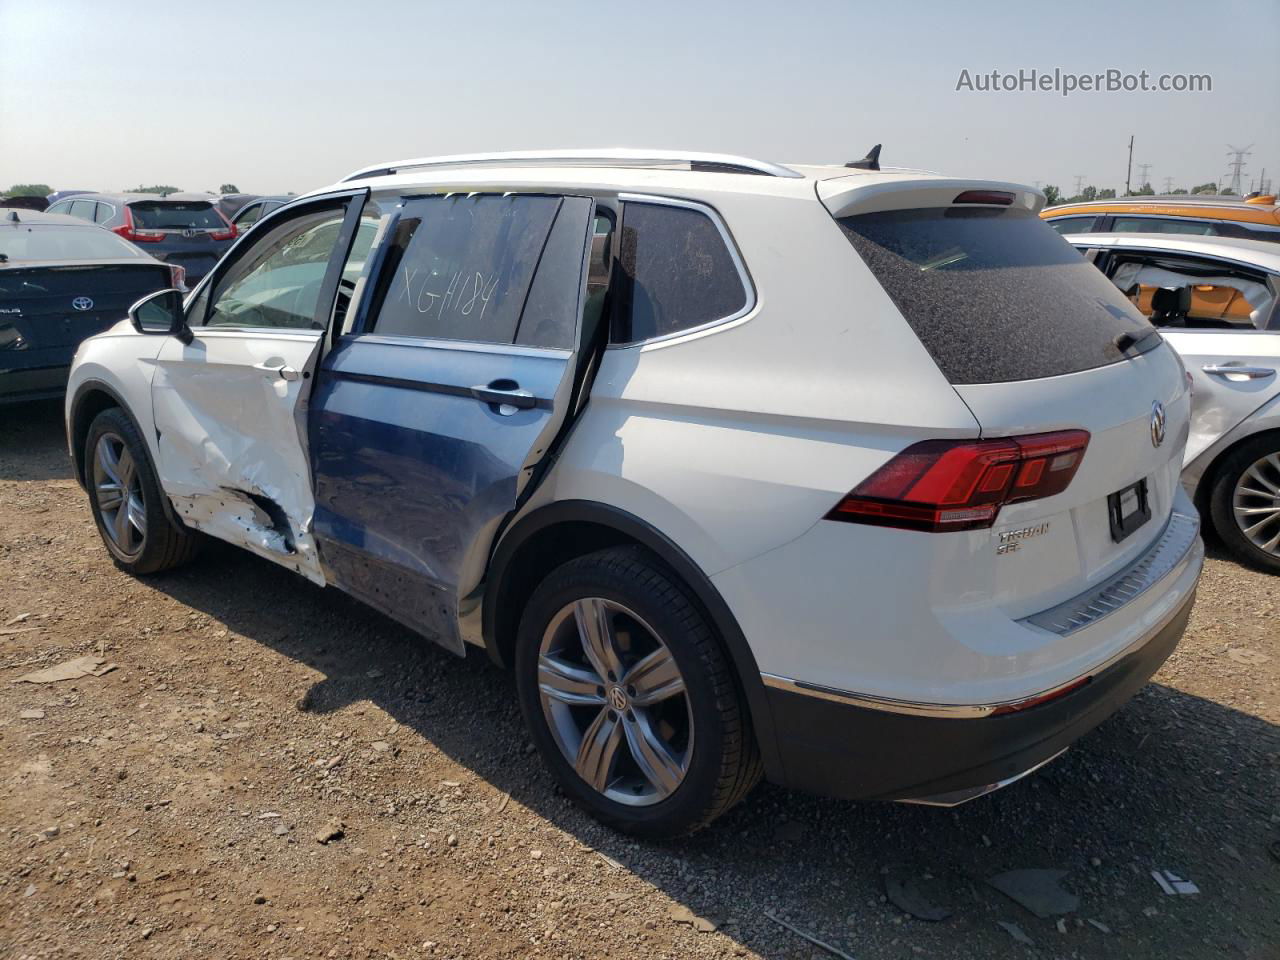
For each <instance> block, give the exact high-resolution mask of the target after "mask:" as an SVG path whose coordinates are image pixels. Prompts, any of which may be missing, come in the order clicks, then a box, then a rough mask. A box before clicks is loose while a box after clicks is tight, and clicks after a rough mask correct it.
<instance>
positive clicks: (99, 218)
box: [93, 203, 115, 223]
mask: <svg viewBox="0 0 1280 960" xmlns="http://www.w3.org/2000/svg"><path fill="white" fill-rule="evenodd" d="M114 212H115V211H114V210H112V208H111V204H109V203H99V204H98V207H97V209H96V210H95V211H94V212H93V222H94V223H106V222H107V221H108V220H110V219H111V215H112V214H113V213H114Z"/></svg>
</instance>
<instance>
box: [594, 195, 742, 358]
mask: <svg viewBox="0 0 1280 960" xmlns="http://www.w3.org/2000/svg"><path fill="white" fill-rule="evenodd" d="M618 268H619V275H618V277H617V278H616V286H617V299H616V301H615V304H616V306H615V307H614V308H613V310H612V314H613V337H612V339H613V341H614V342H615V343H635V342H637V341H640V340H649V339H652V338H654V337H662V336H668V335H670V334H673V333H679V332H681V331H683V330H689V329H692V328H693V327H700V326H702V325H704V324H707V323H713V322H715V321H717V320H723V319H726V318H728V317H732V316H734V315H735V314H738V313H741V312H742V311H743V310H744V309H745V308H746V306H747V302H748V297H747V290H746V287H745V285H744V283H743V279H742V274H741V272H740V271H739V270H738V267H737V264H736V263H735V262H734V257H733V254H731V253H730V252H729V248H728V246H727V245H726V243H725V237H724V236H723V235H722V234H721V232H720V229H719V228H718V227H717V226H716V224H715V222H714V221H713V220H712V219H711V218H710V217H709V216H708V215H707V214H706V213H705V212H703V211H701V210H695V209H690V208H688V207H679V206H671V205H668V204H658V203H641V202H636V201H629V202H628V203H627V204H626V207H625V209H624V210H623V214H622V236H621V240H620V243H619V246H618Z"/></svg>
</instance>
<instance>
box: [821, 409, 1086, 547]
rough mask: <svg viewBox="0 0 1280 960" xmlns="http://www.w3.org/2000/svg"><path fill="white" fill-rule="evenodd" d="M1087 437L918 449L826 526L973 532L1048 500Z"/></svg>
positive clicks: (875, 478)
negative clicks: (1013, 508)
mask: <svg viewBox="0 0 1280 960" xmlns="http://www.w3.org/2000/svg"><path fill="white" fill-rule="evenodd" d="M1088 446H1089V433H1088V431H1085V430H1061V431H1058V432H1056V433H1039V434H1034V435H1032V436H1027V437H1007V438H1002V439H998V440H925V441H923V442H921V443H916V444H913V445H912V446H910V447H907V449H906V450H903V451H902V452H901V453H900V454H898V455H897V456H896V457H894V458H893V459H891V460H890V461H889V462H888V463H886V464H885V465H884V466H882V467H881V468H880V469H879V470H877V471H876V472H875V473H873V474H872V475H871V476H869V477H867V479H866V480H864V481H862V483H860V484H858V486H857V487H856V488H854V490H853V491H852V492H851V493H849V495H848V496H846V497H845V498H844V499H843V500H841V501H840V502H839V503H837V504H836V505H835V506H834V507H832V508H831V512H830V513H828V514H827V519H828V520H845V521H848V522H849V523H870V524H875V525H877V526H884V527H902V528H905V529H908V530H928V531H932V532H937V531H944V530H973V529H977V528H980V527H989V526H991V525H992V524H993V523H995V519H996V514H998V513H999V512H1000V507H1001V506H1003V505H1004V504H1006V503H1015V502H1017V501H1019V500H1037V499H1039V498H1041V497H1051V496H1053V495H1054V494H1058V493H1061V492H1062V491H1063V490H1065V489H1067V486H1068V484H1070V483H1071V479H1072V477H1074V476H1075V475H1076V471H1077V470H1078V469H1079V468H1080V462H1081V461H1082V460H1083V459H1084V452H1085V449H1086V448H1087V447H1088Z"/></svg>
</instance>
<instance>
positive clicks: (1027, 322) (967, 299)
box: [839, 207, 1159, 384]
mask: <svg viewBox="0 0 1280 960" xmlns="http://www.w3.org/2000/svg"><path fill="white" fill-rule="evenodd" d="M839 223H840V226H841V228H842V229H843V230H844V232H845V235H846V236H847V237H848V238H849V240H850V242H851V243H852V244H853V246H854V249H856V250H857V251H858V253H859V254H860V255H861V257H862V259H863V260H865V261H866V263H867V266H869V267H870V268H871V272H872V273H873V274H875V277H876V279H877V280H879V281H880V284H881V286H883V287H884V289H885V291H886V292H887V293H888V294H889V296H890V297H891V298H892V299H893V302H894V304H895V305H896V306H897V307H898V309H899V310H900V311H901V312H902V315H903V316H904V317H906V319H907V322H908V323H909V324H910V325H911V329H912V330H914V331H915V333H916V336H917V337H919V338H920V341H921V342H922V343H923V344H924V346H925V348H926V349H927V350H928V351H929V353H930V354H931V355H932V356H933V359H934V361H935V362H936V363H937V364H938V367H939V368H940V369H941V370H942V372H943V374H944V375H945V376H946V378H947V379H948V380H949V381H951V382H952V383H956V384H961V383H1001V382H1006V381H1009V380H1034V379H1039V378H1041V377H1052V376H1057V375H1059V374H1064V373H1075V372H1076V371H1079V370H1089V369H1092V368H1093V367H1101V366H1104V365H1106V364H1108V363H1114V362H1116V361H1118V360H1120V359H1121V358H1122V356H1123V355H1122V354H1121V352H1120V349H1119V348H1118V347H1117V346H1116V344H1115V340H1116V337H1118V336H1119V335H1120V334H1122V333H1132V334H1135V335H1141V334H1142V333H1145V332H1147V331H1149V330H1150V329H1151V327H1150V325H1149V324H1148V323H1147V321H1146V320H1144V319H1143V318H1142V316H1141V315H1140V314H1139V313H1138V312H1137V310H1135V309H1134V307H1133V305H1132V304H1131V303H1130V302H1129V301H1128V300H1127V299H1125V297H1124V296H1122V295H1121V293H1120V291H1119V290H1117V289H1116V288H1115V287H1114V286H1113V285H1112V284H1111V283H1110V282H1108V281H1107V278H1106V277H1104V276H1103V275H1102V273H1101V272H1100V271H1099V270H1098V269H1097V268H1095V267H1094V266H1093V265H1092V264H1090V263H1089V262H1088V261H1086V260H1085V259H1084V258H1083V257H1082V256H1081V255H1080V254H1079V252H1078V251H1077V250H1076V249H1075V248H1074V247H1072V246H1071V245H1070V244H1069V243H1067V242H1066V241H1065V240H1063V239H1062V238H1061V237H1059V236H1058V235H1057V234H1056V233H1054V231H1053V229H1052V228H1051V227H1050V226H1049V225H1048V224H1046V223H1045V222H1044V221H1043V220H1041V219H1040V218H1039V217H1038V216H1036V215H1035V214H1034V213H1032V212H1030V211H1029V210H1017V209H1013V208H1008V209H1003V210H997V209H992V208H990V207H974V208H965V207H944V208H931V209H926V210H894V211H889V212H884V213H867V214H862V215H861V216H854V217H844V218H842V219H841V220H840V221H839ZM1158 343H1159V338H1158V337H1151V338H1148V339H1147V340H1146V341H1144V342H1143V343H1142V344H1141V345H1140V346H1139V347H1138V348H1137V349H1138V350H1139V351H1141V350H1149V349H1152V348H1154V347H1155V346H1156V345H1158Z"/></svg>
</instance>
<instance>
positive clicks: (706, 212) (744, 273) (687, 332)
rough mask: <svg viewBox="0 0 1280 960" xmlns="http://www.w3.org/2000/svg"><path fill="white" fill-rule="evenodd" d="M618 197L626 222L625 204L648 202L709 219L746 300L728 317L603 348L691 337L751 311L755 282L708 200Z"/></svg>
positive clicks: (643, 195) (755, 300)
mask: <svg viewBox="0 0 1280 960" xmlns="http://www.w3.org/2000/svg"><path fill="white" fill-rule="evenodd" d="M618 199H619V200H620V201H621V202H622V203H623V204H624V208H623V213H622V219H623V222H624V223H625V221H626V216H627V214H626V208H625V204H627V203H649V204H654V205H657V206H668V207H682V208H684V209H686V210H694V211H696V212H698V213H701V214H702V215H703V216H705V217H707V218H708V219H710V221H711V222H712V224H714V226H715V228H716V230H717V231H718V232H719V234H720V240H721V241H722V242H723V243H724V245H725V249H727V250H728V251H729V259H730V260H732V261H733V266H734V269H735V270H737V271H738V281H739V282H740V283H741V284H742V290H743V292H744V293H745V294H746V300H745V301H744V303H743V305H742V307H741V308H739V309H738V310H736V311H734V312H733V313H731V314H729V315H728V316H724V317H718V318H716V319H715V320H708V321H707V322H705V323H700V324H698V325H697V326H696V327H685V328H684V329H683V330H676V331H673V332H672V333H664V334H661V335H660V336H656V337H649V338H648V339H645V340H630V341H628V342H626V343H613V342H610V343H609V344H608V346H607V347H606V348H605V349H607V350H635V349H639V348H643V347H650V346H654V345H657V344H665V343H668V342H671V341H674V340H681V339H684V338H685V337H690V336H694V335H697V334H701V333H705V332H706V331H708V330H711V329H712V328H715V327H722V326H726V325H728V324H731V323H733V322H734V321H737V320H742V319H743V318H745V317H746V316H747V315H749V314H750V313H751V312H752V311H754V310H755V308H756V306H757V304H758V303H759V302H760V297H759V295H758V294H757V293H756V286H755V283H753V282H752V279H751V273H750V272H749V271H748V270H747V265H746V262H745V261H744V260H743V259H742V254H741V252H740V251H739V250H738V244H737V243H736V242H735V241H734V239H733V234H731V233H730V232H729V227H728V225H727V224H725V222H724V218H723V217H721V216H720V211H718V210H717V209H716V208H715V207H713V206H711V205H710V204H708V203H702V202H701V201H698V200H686V199H684V198H682V197H670V196H665V195H662V194H652V193H619V194H618Z"/></svg>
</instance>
